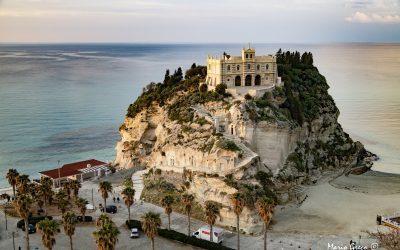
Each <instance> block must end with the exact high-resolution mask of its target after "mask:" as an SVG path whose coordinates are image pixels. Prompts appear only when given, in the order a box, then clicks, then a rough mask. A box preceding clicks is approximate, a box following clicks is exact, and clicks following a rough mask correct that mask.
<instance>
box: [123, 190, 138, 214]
mask: <svg viewBox="0 0 400 250" xmlns="http://www.w3.org/2000/svg"><path fill="white" fill-rule="evenodd" d="M121 194H122V198H123V199H124V202H125V205H126V207H127V208H128V221H131V206H132V205H133V202H134V199H135V189H133V188H131V187H126V188H125V189H124V190H122V193H121Z"/></svg>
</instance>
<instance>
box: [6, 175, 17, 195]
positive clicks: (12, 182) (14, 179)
mask: <svg viewBox="0 0 400 250" xmlns="http://www.w3.org/2000/svg"><path fill="white" fill-rule="evenodd" d="M18 176H19V173H18V171H17V170H16V169H14V168H10V169H8V172H7V175H6V178H7V180H8V183H10V185H11V186H12V188H13V195H14V197H15V186H16V185H17V178H18Z"/></svg>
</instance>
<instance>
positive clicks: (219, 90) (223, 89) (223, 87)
mask: <svg viewBox="0 0 400 250" xmlns="http://www.w3.org/2000/svg"><path fill="white" fill-rule="evenodd" d="M227 88H228V87H227V86H226V84H225V83H221V84H218V85H217V86H216V87H215V92H217V93H218V94H220V95H225V92H226V89H227Z"/></svg>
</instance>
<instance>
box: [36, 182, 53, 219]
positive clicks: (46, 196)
mask: <svg viewBox="0 0 400 250" xmlns="http://www.w3.org/2000/svg"><path fill="white" fill-rule="evenodd" d="M52 185H53V181H52V180H51V179H50V178H49V177H42V178H41V179H40V186H39V194H40V196H42V197H43V201H44V209H45V210H44V211H45V215H46V216H47V204H48V203H49V201H50V198H51V197H52V196H53V189H52Z"/></svg>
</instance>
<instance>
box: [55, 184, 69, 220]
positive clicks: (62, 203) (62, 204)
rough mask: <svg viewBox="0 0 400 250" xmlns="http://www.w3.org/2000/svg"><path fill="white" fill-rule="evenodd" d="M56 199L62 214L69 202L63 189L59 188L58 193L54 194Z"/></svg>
mask: <svg viewBox="0 0 400 250" xmlns="http://www.w3.org/2000/svg"><path fill="white" fill-rule="evenodd" d="M56 201H57V207H58V209H59V210H60V211H61V214H62V215H64V213H65V211H67V206H68V204H69V201H68V199H67V194H66V193H65V191H64V190H62V189H61V190H60V191H58V193H57V194H56Z"/></svg>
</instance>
